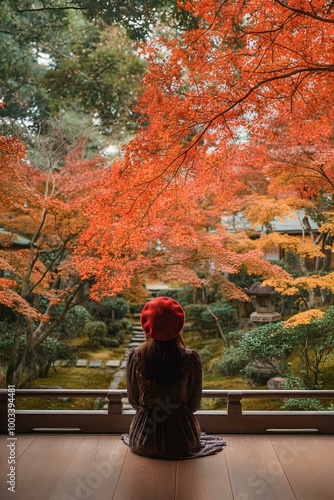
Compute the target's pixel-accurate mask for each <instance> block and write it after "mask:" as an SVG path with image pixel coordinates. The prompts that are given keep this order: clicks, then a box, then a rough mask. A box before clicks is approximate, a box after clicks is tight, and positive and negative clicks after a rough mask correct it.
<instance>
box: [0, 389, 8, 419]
mask: <svg viewBox="0 0 334 500" xmlns="http://www.w3.org/2000/svg"><path fill="white" fill-rule="evenodd" d="M7 399H8V396H7V393H5V392H2V393H1V394H0V413H5V414H6V415H7Z"/></svg>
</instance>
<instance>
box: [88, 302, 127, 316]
mask: <svg viewBox="0 0 334 500" xmlns="http://www.w3.org/2000/svg"><path fill="white" fill-rule="evenodd" d="M128 310H129V304H128V302H127V301H126V300H125V299H124V298H123V297H105V298H104V299H102V300H100V302H93V301H92V302H90V304H89V311H90V313H91V314H92V316H93V317H94V319H96V320H98V321H107V320H108V319H111V320H116V319H121V318H123V317H124V316H125V315H126V314H127V312H128Z"/></svg>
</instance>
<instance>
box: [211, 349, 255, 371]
mask: <svg viewBox="0 0 334 500" xmlns="http://www.w3.org/2000/svg"><path fill="white" fill-rule="evenodd" d="M248 363H249V357H248V356H247V355H246V354H245V353H244V352H243V351H242V350H241V349H238V348H237V347H233V348H227V349H226V350H225V352H224V355H223V357H222V359H221V360H219V361H218V362H217V363H216V369H217V370H220V371H221V373H222V374H223V375H226V376H231V375H239V374H240V372H241V370H242V369H243V368H245V366H246V365H247V364H248Z"/></svg>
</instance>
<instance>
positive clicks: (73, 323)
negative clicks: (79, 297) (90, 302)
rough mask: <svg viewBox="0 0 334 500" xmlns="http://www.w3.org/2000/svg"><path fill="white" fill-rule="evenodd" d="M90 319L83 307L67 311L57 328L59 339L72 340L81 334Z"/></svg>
mask: <svg viewBox="0 0 334 500" xmlns="http://www.w3.org/2000/svg"><path fill="white" fill-rule="evenodd" d="M91 319H92V317H91V315H90V314H89V312H88V311H87V309H86V308H85V307H83V306H79V305H78V306H74V307H72V309H70V310H69V311H67V313H66V315H65V318H64V319H63V320H62V321H61V323H60V324H59V327H58V332H59V338H60V339H72V338H75V337H79V336H80V335H82V334H83V330H84V326H85V324H86V323H87V322H88V321H90V320H91Z"/></svg>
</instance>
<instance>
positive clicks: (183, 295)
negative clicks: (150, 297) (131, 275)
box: [157, 286, 194, 307]
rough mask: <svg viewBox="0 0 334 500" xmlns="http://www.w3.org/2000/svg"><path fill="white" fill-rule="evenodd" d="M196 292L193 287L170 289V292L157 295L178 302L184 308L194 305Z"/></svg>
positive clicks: (161, 292) (164, 291) (166, 291)
mask: <svg viewBox="0 0 334 500" xmlns="http://www.w3.org/2000/svg"><path fill="white" fill-rule="evenodd" d="M193 295H194V290H193V288H192V287H191V286H184V287H182V288H169V289H168V290H161V291H160V292H158V293H157V297H171V298H172V299H174V300H177V301H178V302H179V303H180V304H181V306H182V307H186V306H187V305H189V304H191V303H192V300H193Z"/></svg>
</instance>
